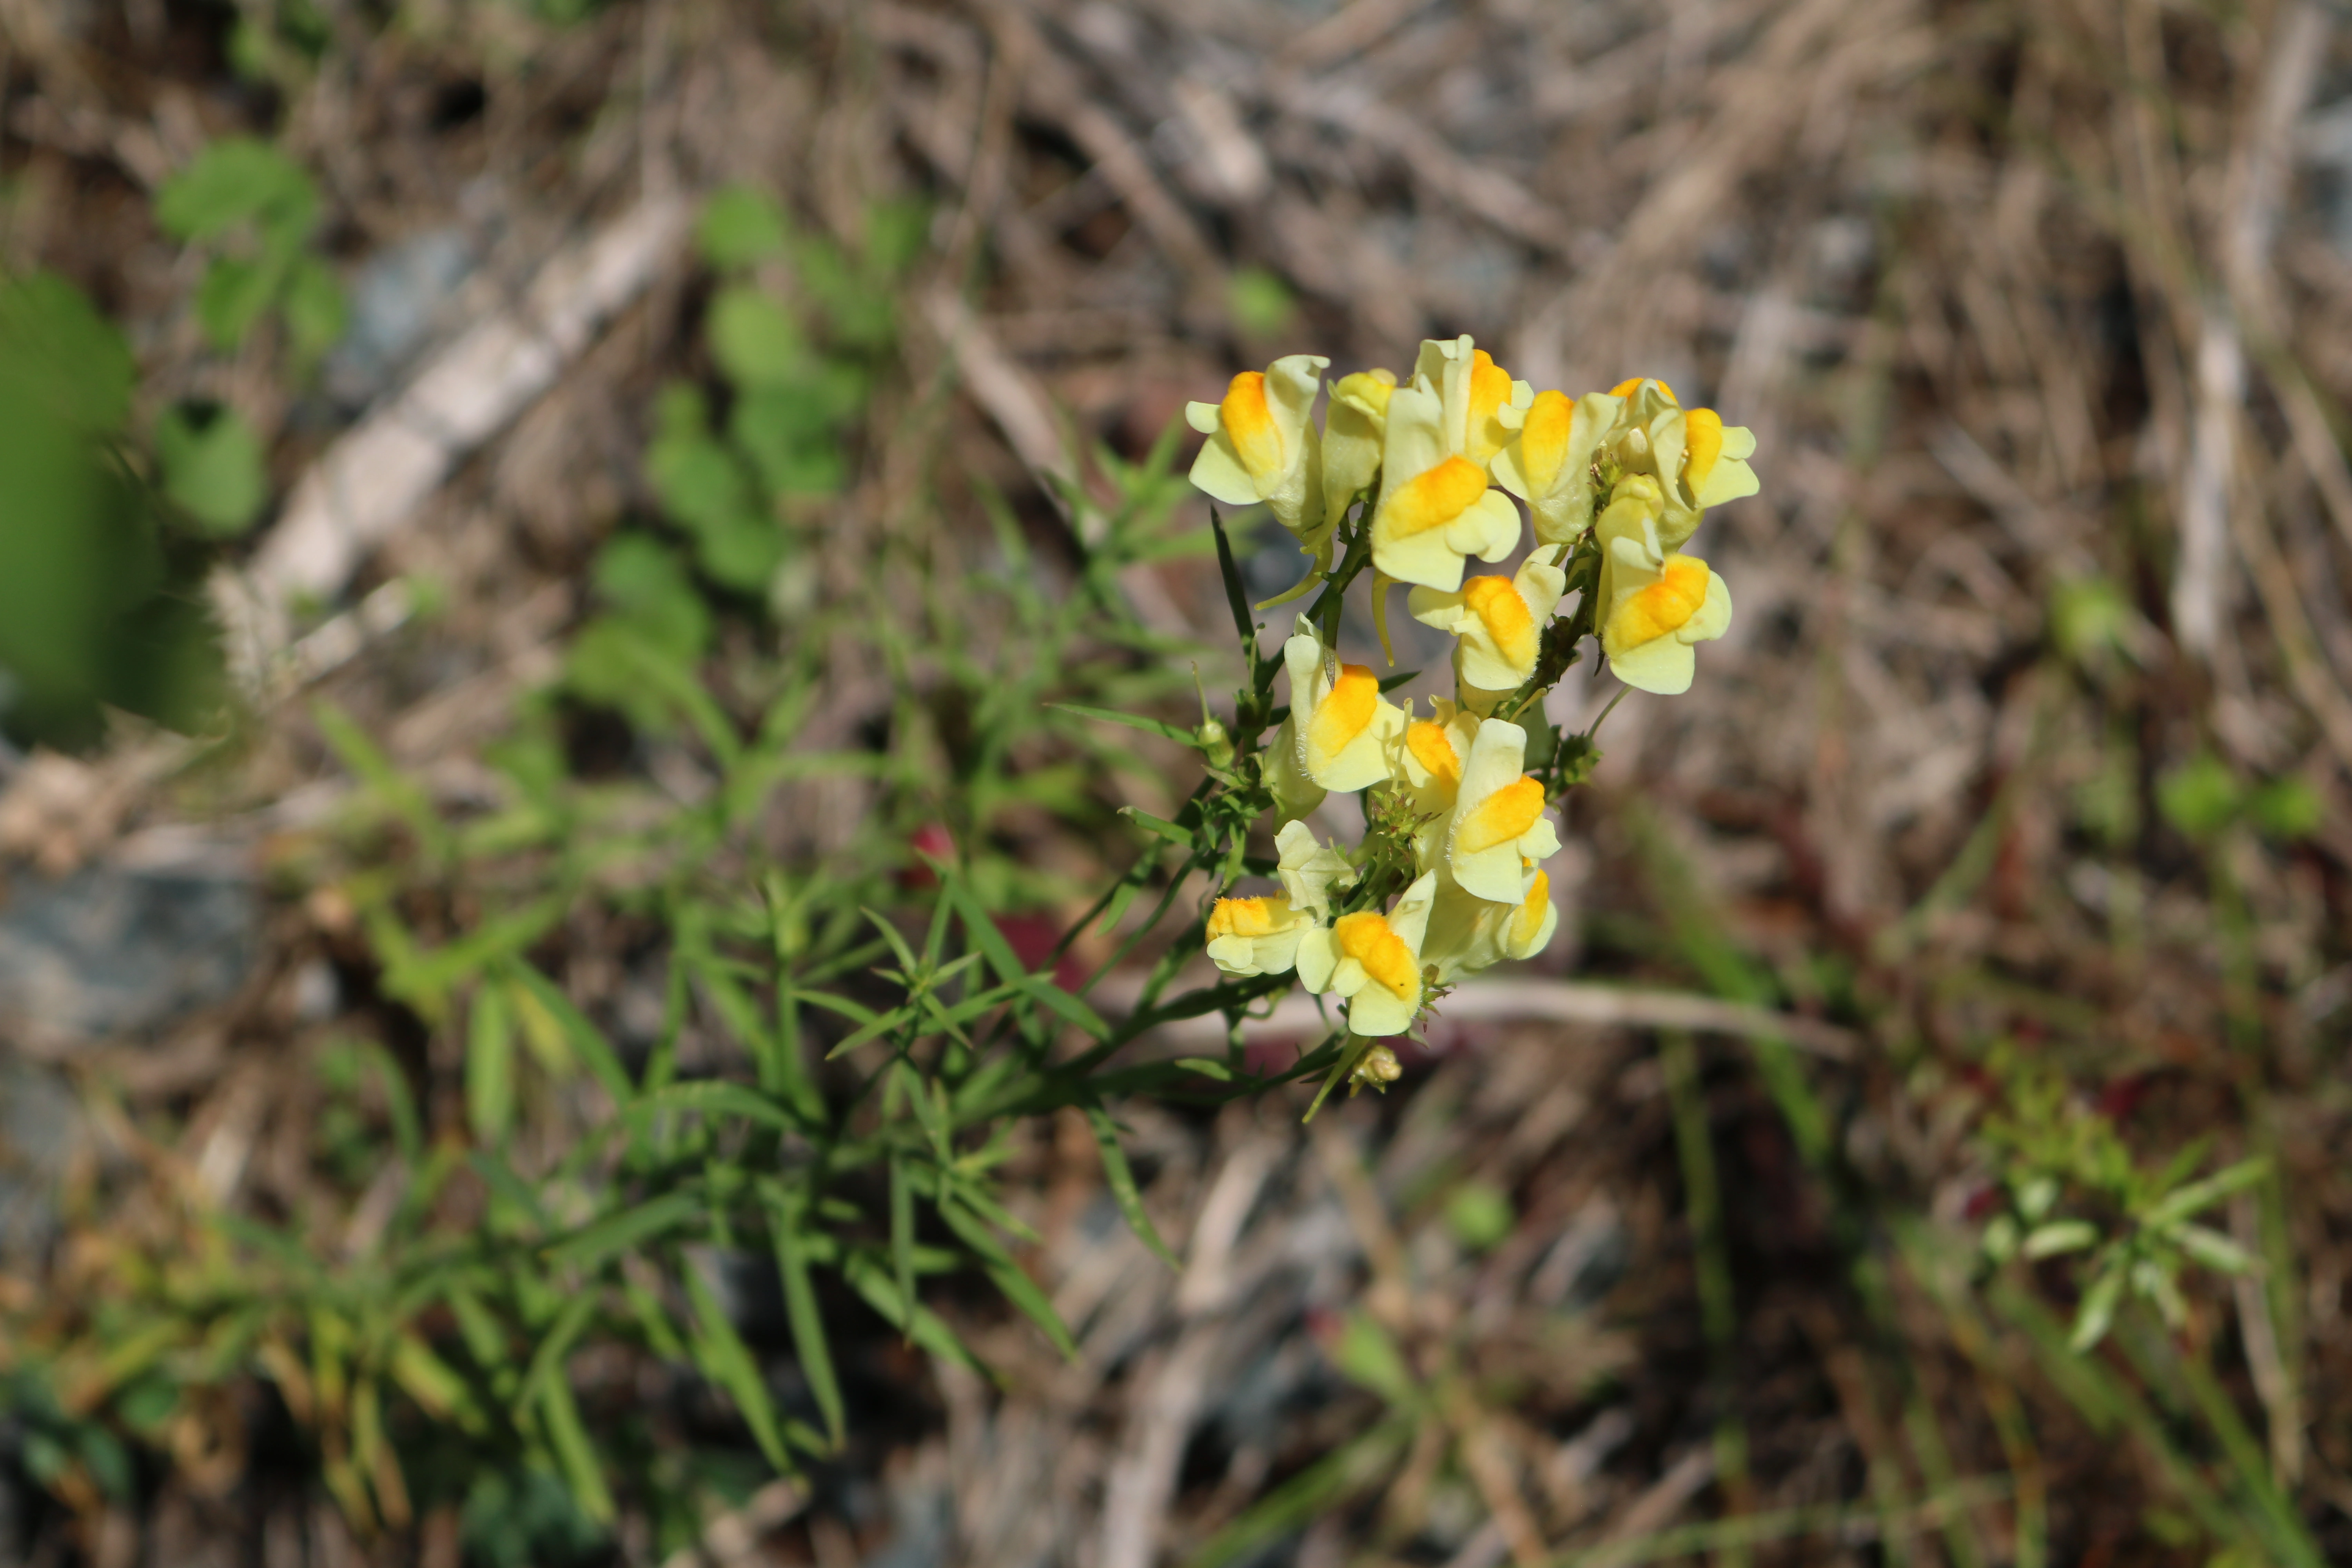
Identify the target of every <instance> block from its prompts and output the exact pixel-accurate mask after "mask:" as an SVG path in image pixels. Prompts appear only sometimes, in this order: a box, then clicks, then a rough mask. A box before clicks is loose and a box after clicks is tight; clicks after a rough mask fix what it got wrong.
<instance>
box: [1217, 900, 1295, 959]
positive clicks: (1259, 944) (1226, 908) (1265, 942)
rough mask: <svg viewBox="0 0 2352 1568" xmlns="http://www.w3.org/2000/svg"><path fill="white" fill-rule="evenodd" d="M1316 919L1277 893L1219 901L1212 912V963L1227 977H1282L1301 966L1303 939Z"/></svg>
mask: <svg viewBox="0 0 2352 1568" xmlns="http://www.w3.org/2000/svg"><path fill="white" fill-rule="evenodd" d="M1314 929H1315V917H1314V916H1312V915H1310V914H1307V912H1306V911H1304V910H1295V909H1293V908H1291V907H1290V900H1288V899H1286V898H1284V897H1283V896H1282V895H1281V894H1279V893H1276V894H1273V895H1270V896H1268V897H1266V898H1262V899H1219V900H1217V901H1216V902H1215V903H1214V904H1213V905H1211V906H1210V909H1209V962H1210V963H1213V964H1215V965H1216V966H1217V967H1218V968H1219V969H1221V970H1223V971H1224V972H1225V973H1227V974H1233V975H1244V976H1245V975H1251V974H1280V973H1285V972H1286V971H1287V970H1288V969H1289V968H1290V966H1291V964H1292V963H1295V962H1297V952H1298V942H1299V939H1300V938H1301V937H1303V936H1305V935H1306V934H1307V932H1308V931H1312V930H1314Z"/></svg>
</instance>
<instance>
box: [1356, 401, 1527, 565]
mask: <svg viewBox="0 0 2352 1568" xmlns="http://www.w3.org/2000/svg"><path fill="white" fill-rule="evenodd" d="M1445 414H1446V410H1445V405H1444V400H1443V399H1442V398H1441V397H1440V396H1439V395H1438V392H1437V389H1436V388H1434V387H1433V386H1432V385H1431V384H1429V382H1428V380H1427V378H1425V377H1423V376H1415V377H1414V378H1413V383H1412V385H1411V386H1401V387H1398V388H1397V389H1396V391H1395V392H1394V393H1392V394H1391V395H1390V397H1389V420H1388V431H1387V437H1388V438H1387V442H1386V445H1385V447H1384V448H1383V451H1382V456H1381V498H1380V501H1379V503H1378V504H1377V505H1376V506H1375V507H1374V508H1373V510H1372V565H1373V567H1374V569H1375V570H1377V571H1378V572H1379V573H1380V574H1381V575H1382V576H1384V577H1387V578H1389V579H1390V580H1391V581H1393V582H1398V583H1416V584H1421V585H1423V586H1424V587H1430V588H1444V589H1449V590H1450V589H1454V588H1459V587H1460V586H1461V585H1462V558H1463V557H1464V556H1465V555H1475V556H1476V557H1478V559H1479V560H1481V561H1500V560H1502V559H1503V558H1504V557H1505V556H1507V555H1508V554H1509V553H1510V552H1511V551H1512V548H1513V547H1514V546H1516V545H1517V543H1518V541H1519V514H1518V510H1517V508H1516V507H1514V506H1512V505H1511V498H1510V497H1508V496H1507V495H1505V494H1504V493H1503V492H1502V491H1500V490H1497V489H1492V488H1490V487H1489V486H1488V485H1487V483H1486V468H1485V466H1484V465H1482V464H1480V463H1478V462H1475V461H1474V460H1473V459H1471V458H1466V457H1464V456H1462V455H1461V454H1459V453H1457V452H1455V451H1454V450H1453V449H1452V448H1451V447H1449V446H1448V445H1447V442H1446V435H1445V429H1444V421H1445Z"/></svg>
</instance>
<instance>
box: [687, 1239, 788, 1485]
mask: <svg viewBox="0 0 2352 1568" xmlns="http://www.w3.org/2000/svg"><path fill="white" fill-rule="evenodd" d="M684 1279H685V1284H686V1294H687V1299H688V1300H690V1301H691V1302H693V1303H694V1317H695V1352H696V1354H695V1359H696V1360H697V1361H698V1362H699V1363H701V1366H702V1371H703V1374H704V1375H705V1376H707V1377H708V1378H709V1379H710V1381H711V1382H713V1383H715V1384H719V1386H720V1387H721V1388H724V1389H725V1390H726V1391H727V1392H728V1394H730V1396H731V1397H732V1398H733V1399H734V1401H735V1408H736V1409H737V1410H738V1411H739V1412H740V1413H741V1415H742V1416H743V1422H744V1425H746V1426H749V1427H751V1436H752V1437H753V1438H754V1439H755V1440H756V1441H757V1442H758V1443H759V1445H760V1451H761V1453H763V1454H765V1455H766V1456H767V1457H768V1462H769V1463H770V1464H772V1465H773V1466H775V1467H776V1468H777V1469H778V1470H779V1471H783V1472H789V1471H790V1470H791V1469H792V1468H793V1461H792V1456H791V1455H789V1454H787V1453H786V1452H785V1451H784V1438H783V1431H782V1426H780V1425H779V1423H778V1422H777V1420H776V1406H775V1404H774V1402H773V1401H772V1400H771V1399H770V1398H769V1397H768V1385H767V1384H766V1383H765V1382H764V1381H762V1379H761V1376H760V1366H759V1363H757V1362H755V1361H753V1360H752V1359H751V1350H750V1348H749V1347H747V1346H746V1345H745V1344H744V1343H743V1341H742V1338H741V1336H740V1335H738V1334H737V1333H736V1332H735V1325H734V1324H732V1323H730V1322H729V1321H727V1313H726V1311H725V1310H724V1309H723V1308H721V1307H720V1306H719V1298H718V1297H717V1296H715V1295H713V1294H712V1293H711V1289H710V1287H709V1285H708V1284H707V1283H705V1282H704V1280H703V1278H702V1276H701V1274H700V1273H699V1272H698V1271H697V1270H696V1269H693V1268H688V1269H686V1270H685V1271H684Z"/></svg>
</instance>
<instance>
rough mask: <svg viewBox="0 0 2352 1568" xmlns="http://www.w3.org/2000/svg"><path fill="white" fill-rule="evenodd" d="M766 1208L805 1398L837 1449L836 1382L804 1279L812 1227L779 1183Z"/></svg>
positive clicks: (840, 1431)
mask: <svg viewBox="0 0 2352 1568" xmlns="http://www.w3.org/2000/svg"><path fill="white" fill-rule="evenodd" d="M768 1208H769V1215H770V1222H771V1223H772V1225H773V1226H774V1227H775V1237H776V1268H777V1272H778V1273H779V1274H780V1275H782V1279H783V1286H784V1316H785V1318H786V1319H787V1320H788V1321H790V1323H791V1324H792V1331H793V1350H794V1351H795V1352H798V1354H799V1356H800V1360H801V1373H802V1374H803V1376H805V1377H806V1378H807V1379H808V1384H809V1394H811V1396H813V1397H814V1399H815V1400H816V1407H817V1409H818V1411H819V1412H821V1413H822V1414H823V1415H824V1426H825V1431H826V1432H827V1433H828V1434H829V1435H830V1436H831V1437H832V1439H833V1446H834V1447H835V1448H838V1447H840V1446H841V1443H842V1439H843V1437H844V1436H845V1430H846V1424H845V1417H844V1414H843V1406H842V1400H841V1382H840V1379H839V1378H837V1377H836V1376H835V1374H834V1370H833V1352H832V1350H831V1348H830V1347H829V1346H828V1345H827V1344H826V1342H825V1337H824V1313H823V1312H821V1311H820V1310H818V1308H817V1300H816V1290H815V1289H814V1286H813V1284H812V1283H811V1281H810V1279H809V1241H808V1236H807V1234H806V1232H807V1231H809V1230H810V1229H812V1228H814V1219H813V1217H812V1216H811V1215H810V1214H809V1212H808V1208H807V1205H805V1203H803V1202H801V1201H798V1197H797V1194H793V1192H791V1191H790V1190H789V1189H787V1188H785V1187H783V1186H782V1185H781V1184H775V1185H772V1186H771V1188H770V1190H769V1205H768Z"/></svg>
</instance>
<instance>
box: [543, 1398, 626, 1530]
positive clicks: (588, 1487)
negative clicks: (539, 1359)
mask: <svg viewBox="0 0 2352 1568" xmlns="http://www.w3.org/2000/svg"><path fill="white" fill-rule="evenodd" d="M539 1418H540V1422H541V1425H542V1426H544V1427H545V1428H546V1430H547V1440H548V1445H549V1446H550V1447H552V1448H553V1449H554V1450H555V1460H556V1463H557V1464H559V1465H561V1466H562V1468H563V1479H564V1481H565V1483H566V1484H567V1485H569V1486H570V1487H571V1488H572V1500H573V1501H574V1502H576V1503H578V1504H579V1505H580V1511H581V1512H583V1513H584V1514H586V1515H587V1516H588V1517H589V1518H591V1519H593V1520H594V1521H596V1522H597V1523H599V1524H609V1523H611V1522H612V1520H613V1513H614V1510H613V1494H612V1493H611V1492H609V1491H607V1490H606V1489H605V1488H604V1468H603V1467H602V1466H601V1465H600V1464H598V1462H597V1459H596V1446H595V1444H593V1442H591V1441H590V1440H589V1437H588V1428H587V1427H586V1426H583V1424H582V1423H581V1420H580V1406H579V1405H577V1404H575V1403H574V1402H573V1401H572V1384H570V1383H569V1382H568V1381H566V1380H565V1379H564V1378H562V1377H560V1376H558V1377H552V1378H549V1379H548V1380H546V1382H545V1383H543V1384H541V1388H540V1395H539Z"/></svg>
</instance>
